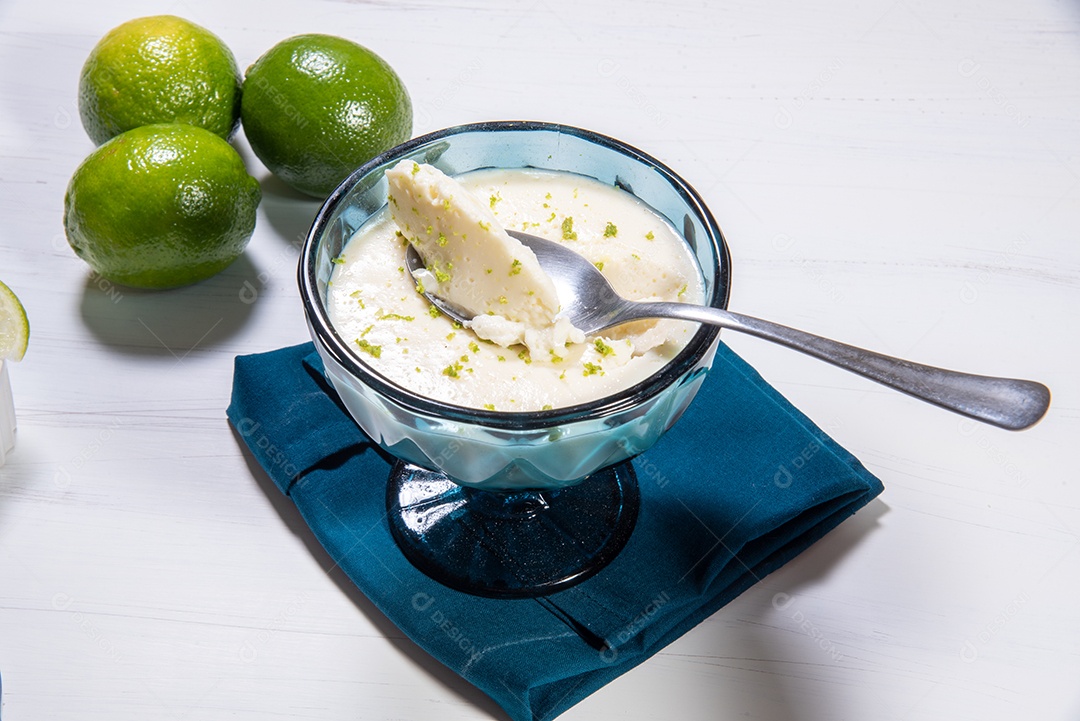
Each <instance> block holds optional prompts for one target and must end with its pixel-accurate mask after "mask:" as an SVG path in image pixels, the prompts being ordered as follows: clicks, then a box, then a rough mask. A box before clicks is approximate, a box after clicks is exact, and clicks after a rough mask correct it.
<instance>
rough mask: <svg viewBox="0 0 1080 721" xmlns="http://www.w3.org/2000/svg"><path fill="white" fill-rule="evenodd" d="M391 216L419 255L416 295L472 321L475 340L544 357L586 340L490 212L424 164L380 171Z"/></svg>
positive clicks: (530, 256) (529, 256)
mask: <svg viewBox="0 0 1080 721" xmlns="http://www.w3.org/2000/svg"><path fill="white" fill-rule="evenodd" d="M386 179H387V181H388V182H389V184H390V195H389V201H390V214H391V217H392V218H393V219H394V222H395V223H396V224H397V226H398V229H399V232H400V233H401V235H402V236H403V237H404V238H405V240H406V241H408V242H409V243H410V244H411V245H412V246H413V247H414V248H415V249H416V251H417V253H419V254H420V257H421V258H422V259H423V261H424V266H425V269H424V270H421V271H418V272H417V273H415V276H416V280H417V282H418V286H419V287H418V290H420V291H421V292H430V293H433V294H434V295H436V296H438V297H440V298H442V299H444V300H446V301H449V302H450V303H453V304H454V305H456V306H458V307H459V308H462V309H463V310H465V311H467V312H468V313H469V314H470V315H472V316H473V319H472V320H471V321H468V322H467V323H466V326H467V327H469V328H470V329H471V330H472V331H473V332H474V333H476V335H477V336H479V337H480V338H482V339H484V340H488V341H491V342H493V343H496V344H498V345H500V346H504V347H509V346H512V345H516V344H524V345H525V346H526V347H527V348H528V349H529V353H530V354H531V355H532V357H533V358H545V357H547V356H548V355H549V354H552V353H553V352H554V351H555V350H557V349H561V348H563V347H565V346H566V345H567V344H570V343H583V342H584V341H585V335H584V333H582V332H581V331H580V330H578V329H577V328H575V327H574V326H573V325H571V323H570V321H569V320H567V319H566V318H565V317H563V316H560V315H559V297H558V294H557V292H556V290H555V285H554V283H552V281H551V278H550V277H549V276H548V274H547V273H545V272H544V270H543V268H541V267H540V262H539V261H538V260H537V259H536V255H535V254H534V253H533V252H532V250H530V249H529V248H528V247H527V246H525V245H524V244H522V243H521V241H519V240H517V239H516V238H513V237H511V236H510V235H509V234H508V233H507V232H506V230H505V229H504V228H503V227H502V226H501V225H500V224H499V222H498V220H497V219H496V218H495V215H494V213H492V212H491V210H490V208H489V207H488V206H486V205H485V204H484V203H482V202H481V201H480V199H479V198H477V197H476V196H475V195H473V194H472V193H470V192H469V191H468V190H466V189H465V188H464V187H463V186H462V185H461V184H460V183H458V182H457V181H456V180H454V179H453V178H451V177H449V176H447V175H446V174H445V173H443V172H442V171H441V170H439V169H438V168H435V167H433V166H431V165H427V164H421V163H416V162H414V161H411V160H403V161H401V162H399V163H398V164H397V165H395V166H394V167H393V168H391V169H390V170H388V171H386Z"/></svg>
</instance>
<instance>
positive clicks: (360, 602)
mask: <svg viewBox="0 0 1080 721" xmlns="http://www.w3.org/2000/svg"><path fill="white" fill-rule="evenodd" d="M229 428H230V430H231V431H232V433H233V435H234V436H236V441H237V446H238V447H239V448H240V450H241V452H242V453H243V455H244V461H245V462H246V463H247V465H248V468H249V469H250V470H251V475H252V477H253V478H254V479H255V481H256V482H257V483H258V484H259V487H260V488H261V489H262V492H263V493H264V494H265V495H266V497H267V498H268V499H269V500H270V503H271V505H273V507H274V510H275V511H277V514H278V515H279V516H280V517H281V520H282V521H284V523H285V525H286V526H288V527H289V530H291V531H292V532H293V533H294V534H295V535H296V536H297V537H298V538H300V540H302V541H303V542H304V545H305V546H307V549H308V551H309V552H310V553H311V555H312V557H313V558H315V560H316V561H317V562H318V564H319V566H320V567H321V568H322V569H323V571H324V572H326V575H327V576H329V577H330V578H331V579H332V580H333V581H334V583H336V584H337V586H338V588H340V589H341V591H342V593H344V594H345V596H346V597H347V598H349V600H351V601H352V602H353V603H354V604H355V605H356V607H357V608H358V609H360V612H361V613H363V614H364V616H366V617H367V619H368V620H369V621H371V623H372V625H374V626H375V627H376V628H377V629H378V630H379V633H381V634H382V635H383V636H384V637H385V638H386V640H387V641H389V642H390V643H391V644H393V645H394V646H395V647H396V648H397V649H398V650H399V651H400V652H401V653H402V654H404V655H405V656H406V657H408V659H409V660H410V661H412V662H413V663H414V664H415V665H416V666H417V667H419V668H421V669H423V670H424V671H426V672H427V673H428V675H429V676H431V677H432V678H434V679H436V680H438V681H439V682H440V683H442V684H443V686H445V687H446V688H448V689H450V690H451V691H453V692H454V693H455V694H457V696H458V697H459V698H460V699H461V700H462V701H464V702H466V703H469V704H471V705H472V706H474V707H475V708H477V709H480V710H481V711H483V712H486V713H487V714H488V715H489V716H490V717H491V718H493V719H500V720H506V719H509V717H508V716H507V715H506V712H505V711H503V710H502V708H501V707H500V706H499V705H498V704H497V703H495V702H494V701H492V700H491V698H490V697H489V696H488V695H487V694H485V693H484V692H483V691H481V690H480V689H478V688H476V687H475V686H473V685H472V684H471V683H469V682H468V681H466V680H465V679H463V678H461V677H460V676H458V675H457V674H456V673H454V672H453V671H451V670H450V669H449V668H447V667H446V666H444V665H443V664H442V663H440V662H439V661H437V660H435V658H434V657H433V656H431V655H430V654H429V653H428V652H427V651H425V650H424V649H422V648H420V647H419V646H417V645H416V644H415V643H413V642H412V640H410V639H409V638H408V637H406V636H405V635H404V634H402V632H401V631H400V630H399V629H398V627H397V626H396V625H394V622H393V621H391V620H390V619H389V618H387V617H386V616H385V615H384V614H383V612H382V611H380V610H379V609H378V608H377V607H376V606H375V604H373V603H372V602H371V601H370V600H369V599H368V597H367V596H365V595H364V594H363V593H362V592H361V591H360V589H359V588H357V587H356V584H354V583H353V582H352V580H351V579H349V577H348V576H346V575H345V572H344V571H342V570H341V567H340V566H338V564H337V563H335V562H334V560H333V559H332V558H331V557H330V555H329V554H328V553H327V552H326V549H324V548H323V547H322V544H321V543H319V540H318V539H317V538H316V537H315V534H314V533H312V532H311V529H310V528H309V527H308V525H307V522H306V521H305V520H304V518H303V516H301V515H300V511H299V510H297V508H296V506H295V505H294V504H293V503H292V501H290V500H289V498H288V497H287V496H285V495H283V494H282V493H281V491H280V490H278V487H277V486H276V485H274V481H273V480H271V478H270V476H268V475H267V474H266V471H265V470H263V468H262V466H260V465H259V462H258V461H257V460H256V459H255V457H254V456H253V455H252V454H251V451H249V450H248V449H247V447H246V445H245V444H244V442H243V439H242V438H240V437H239V435H238V434H237V431H236V429H235V428H233V427H232V426H229Z"/></svg>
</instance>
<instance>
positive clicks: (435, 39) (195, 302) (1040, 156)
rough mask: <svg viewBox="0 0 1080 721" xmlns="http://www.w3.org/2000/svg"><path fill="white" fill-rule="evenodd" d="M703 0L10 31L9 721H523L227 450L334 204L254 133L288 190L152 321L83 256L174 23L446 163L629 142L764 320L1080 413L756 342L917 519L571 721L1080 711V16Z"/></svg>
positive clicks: (165, 6) (317, 10) (587, 704)
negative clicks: (304, 52)
mask: <svg viewBox="0 0 1080 721" xmlns="http://www.w3.org/2000/svg"><path fill="white" fill-rule="evenodd" d="M667 5H668V7H667V9H665V8H664V7H663V6H662V5H661V4H660V3H658V2H642V1H640V0H631V1H625V2H622V3H604V2H599V1H597V0H576V1H570V0H539V1H538V2H529V3H515V2H489V1H488V0H472V1H471V2H466V3H453V4H449V3H446V4H444V3H439V2H436V1H435V0H411V1H410V2H401V3H395V2H330V1H327V0H320V1H315V2H307V3H290V4H285V3H261V2H256V1H255V0H244V1H243V2H233V3H223V2H206V1H204V0H177V1H176V2H171V3H149V2H136V1H135V0H127V1H126V2H114V3H109V4H107V5H106V4H100V3H95V4H86V3H79V2H74V0H62V1H57V2H50V3H45V2H31V1H30V0H8V1H7V2H5V3H3V4H2V5H0V278H2V279H3V280H4V281H5V282H6V283H8V284H9V285H11V286H12V287H13V288H14V289H15V290H16V292H17V293H18V294H19V295H20V297H21V298H22V299H23V300H24V302H25V304H26V307H27V309H28V311H29V313H30V317H31V323H32V327H33V334H32V338H31V345H30V351H29V353H28V354H27V356H26V358H25V360H24V361H23V362H22V363H21V364H17V365H12V366H11V367H10V368H9V371H10V375H11V381H12V386H13V390H14V398H15V403H16V406H17V409H18V420H19V424H20V426H19V436H18V443H17V446H16V448H15V451H14V452H13V454H11V456H10V457H9V459H8V463H7V464H6V465H5V466H4V467H3V468H2V469H0V673H2V675H3V690H4V699H3V707H2V716H3V718H4V719H5V721H19V720H20V719H23V720H29V719H50V720H51V721H63V720H66V719H72V720H75V719H78V720H79V721H90V720H94V719H108V720H109V721H128V720H130V721H135V720H141V719H146V718H166V719H185V720H195V719H209V720H217V719H260V720H262V719H267V718H280V719H320V720H324V721H329V720H333V719H419V718H439V719H490V718H504V716H503V715H502V714H501V711H500V710H499V709H498V708H497V707H496V706H495V705H494V704H493V703H492V702H491V701H489V700H488V699H487V698H486V697H484V696H483V695H482V694H481V693H479V692H478V691H476V690H475V689H473V688H472V687H470V686H469V685H468V684H466V683H465V682H463V681H461V680H460V679H459V678H458V677H456V676H455V675H454V674H452V673H451V672H449V671H448V670H446V669H444V668H443V667H441V666H440V665H439V664H438V663H437V662H435V661H433V660H432V659H431V658H430V657H429V656H427V655H426V654H425V653H424V652H423V651H422V650H420V649H419V648H417V647H416V646H415V645H414V644H412V643H411V642H410V641H408V640H406V639H405V638H404V637H403V636H402V634H401V633H400V632H399V631H398V630H397V629H396V628H395V627H394V626H393V625H392V624H391V623H389V622H388V621H387V620H386V619H385V618H384V617H383V616H382V615H381V614H380V613H379V612H378V611H376V610H375V609H374V607H373V606H372V605H371V604H370V603H369V602H368V601H366V600H365V599H364V598H363V597H362V596H361V595H360V594H359V593H357V592H356V591H355V590H354V589H353V587H352V586H351V585H350V583H349V582H348V581H347V580H346V579H344V578H343V577H342V576H341V574H340V573H338V572H336V571H333V570H331V571H328V570H327V569H328V568H330V566H331V562H330V561H329V560H328V558H327V556H326V555H325V554H324V553H323V552H322V551H321V549H320V548H319V547H318V546H317V543H316V542H314V541H313V540H312V538H311V536H310V535H309V534H308V533H307V532H306V530H305V528H304V526H303V524H302V522H301V521H300V520H299V518H298V516H297V514H296V513H295V511H294V509H293V508H292V507H291V505H290V503H289V502H288V501H287V500H285V499H283V498H282V497H280V495H279V494H278V493H277V491H276V490H275V489H273V488H272V487H271V486H269V484H268V483H267V482H266V481H265V480H263V478H264V477H263V476H262V475H261V474H260V473H258V472H256V471H255V470H254V469H253V467H252V466H251V464H250V462H249V461H248V460H247V458H245V456H244V454H243V453H242V452H241V451H240V449H239V447H238V444H237V441H236V439H235V438H234V436H233V434H232V433H231V431H230V429H229V427H228V426H227V424H226V421H225V417H224V409H225V406H226V405H227V402H228V397H229V391H230V380H231V372H232V359H233V357H234V356H235V355H237V354H242V353H251V352H257V351H263V350H269V349H272V348H275V347H279V346H283V345H288V344H293V343H298V342H303V341H304V340H306V339H307V334H306V330H305V327H304V324H303V318H302V313H301V309H300V303H299V300H298V296H297V291H296V287H295V281H294V267H295V263H296V258H297V251H296V242H297V239H298V238H299V237H300V236H301V234H303V233H304V232H305V230H306V229H307V226H308V224H309V223H310V221H311V219H312V217H313V215H314V213H315V211H316V208H317V203H315V202H313V201H310V200H306V199H302V198H300V197H299V196H297V195H295V194H294V193H292V192H291V191H289V190H288V189H287V188H285V186H283V185H282V184H281V183H280V182H277V181H276V180H275V179H273V178H271V177H270V176H269V175H268V173H267V172H266V170H265V169H264V168H263V167H262V166H261V165H260V164H259V163H258V162H257V160H255V158H254V157H253V155H252V154H251V152H250V150H249V149H248V147H247V146H246V144H245V141H244V140H243V137H242V134H241V135H240V136H239V137H238V139H237V141H236V143H237V145H238V146H239V148H240V149H241V151H242V153H243V154H244V156H245V158H246V159H247V160H248V161H249V167H250V168H251V169H252V172H253V173H254V174H255V175H256V176H257V177H259V178H260V179H261V180H263V188H264V199H263V202H262V205H261V207H260V210H259V219H258V227H257V228H256V231H255V236H254V238H253V239H252V242H251V245H250V247H249V250H248V251H247V252H246V254H245V255H244V256H243V258H242V259H241V260H240V261H238V262H237V263H236V264H235V265H234V266H233V267H231V268H230V269H229V270H228V271H226V272H225V273H223V274H222V275H220V276H218V277H217V278H215V279H213V280H211V281H208V282H205V283H203V284H200V285H198V286H195V287H191V288H187V289H184V290H179V291H173V292H167V293H158V294H155V293H142V292H137V291H133V290H130V289H126V288H120V287H115V286H112V285H110V284H109V283H107V282H106V281H102V280H97V279H95V278H94V277H92V276H91V275H89V274H88V271H87V268H86V266H85V265H84V264H83V263H82V262H81V261H80V260H78V259H77V258H76V257H75V256H74V254H73V253H72V252H71V250H70V249H69V248H68V247H67V243H66V241H65V239H64V237H63V229H62V225H61V212H62V202H63V194H64V189H65V186H66V184H67V181H68V178H69V177H70V175H71V173H72V171H73V170H74V169H75V167H76V166H77V165H78V163H79V162H80V161H81V160H82V158H83V157H84V156H85V155H86V154H87V153H88V152H89V151H90V150H91V148H92V145H91V143H90V141H89V140H88V139H87V137H86V135H85V133H84V132H83V130H82V127H81V125H80V123H79V119H78V113H77V108H76V84H77V78H78V73H79V69H80V67H81V65H82V62H83V60H84V59H85V57H86V55H87V53H88V52H89V50H90V48H91V47H92V46H93V45H94V43H95V42H96V41H97V40H98V38H99V37H100V36H101V35H102V34H104V33H105V32H106V31H107V30H109V29H110V28H112V27H113V26H115V25H117V24H119V23H120V22H123V21H125V20H127V19H130V18H132V17H137V16H141V15H149V14H157V13H163V12H169V13H174V14H178V15H181V16H184V17H187V18H189V19H191V20H193V21H195V22H198V23H200V24H202V25H204V26H206V27H208V28H210V29H211V30H213V31H214V32H216V33H217V34H218V35H220V36H221V37H222V38H223V39H224V40H225V41H226V42H227V43H228V44H229V45H230V46H231V48H232V49H233V51H234V52H235V54H236V56H237V58H238V60H239V62H240V64H241V66H243V67H246V66H247V65H248V64H250V63H251V62H253V61H254V60H255V59H256V58H257V57H258V56H259V55H260V54H261V53H262V52H264V51H265V50H267V49H268V48H269V47H271V46H272V45H273V44H274V43H276V42H278V41H279V40H281V39H284V38H285V37H288V36H290V35H293V34H296V33H300V32H328V33H333V34H340V35H345V36H348V37H350V38H352V39H354V40H356V41H358V42H360V43H362V44H364V45H367V46H368V47H370V48H372V49H373V50H375V51H376V52H378V53H379V54H381V55H382V56H383V57H384V58H386V59H387V60H388V61H389V62H390V63H391V64H392V65H393V66H394V67H395V68H396V69H397V70H398V71H399V73H400V74H401V76H402V77H403V79H404V80H405V82H406V84H407V85H408V87H409V89H410V92H411V94H412V97H413V100H414V103H415V107H416V127H415V132H416V133H421V132H427V131H430V130H434V129H437V128H440V127H444V126H448V125H454V124H458V123H463V122H471V121H477V120H486V119H506V118H516V119H536V120H550V121H558V122H563V123H568V124H572V125H579V126H582V127H587V128H590V129H593V130H597V131H599V132H602V133H606V134H609V135H613V136H616V137H619V138H621V139H623V140H626V141H628V142H630V143H631V144H634V145H637V146H638V147H640V148H642V149H644V150H646V151H647V152H650V153H652V154H654V155H656V156H658V157H660V158H661V159H663V160H664V161H665V162H667V163H668V164H670V165H671V166H672V167H674V168H675V169H676V170H678V171H679V172H680V173H682V174H683V175H684V176H685V177H686V178H687V179H688V180H689V181H690V182H691V183H692V184H694V185H695V186H696V187H697V189H698V190H699V191H700V192H701V193H702V194H703V196H704V197H705V198H706V200H707V201H708V202H709V204H710V206H711V208H712V210H713V211H714V213H715V214H716V216H717V217H718V219H719V221H720V224H721V226H722V227H723V228H724V231H725V233H726V234H727V236H728V239H729V241H730V244H731V251H732V255H733V258H734V266H733V267H734V281H733V288H734V290H733V297H732V303H731V305H732V308H734V309H737V310H740V311H743V312H747V313H750V314H757V315H760V316H763V317H766V318H771V319H775V320H778V321H781V322H786V323H788V324H791V325H795V326H798V327H803V328H806V329H808V330H814V331H818V332H820V333H823V334H826V335H831V336H833V337H836V338H840V339H843V340H847V341H849V342H853V343H855V344H860V345H865V346H869V347H872V348H876V349H880V350H883V351H886V352H890V353H894V354H899V355H904V356H906V357H910V358H914V359H917V360H922V361H925V362H929V363H935V364H939V365H945V366H950V367H955V368H960V369H965V370H970V371H974V372H982V373H988V374H995V375H1014V376H1020V377H1031V378H1035V379H1038V380H1042V381H1043V382H1045V383H1047V384H1048V385H1049V386H1050V387H1051V389H1052V390H1053V392H1054V404H1053V407H1052V408H1051V411H1050V414H1049V416H1048V417H1047V418H1046V419H1045V421H1044V422H1043V423H1041V424H1040V425H1039V426H1037V427H1035V428H1034V429H1032V430H1029V431H1026V432H1023V433H1009V432H1006V431H999V430H996V429H993V428H989V427H985V426H981V425H976V424H974V423H969V422H965V421H962V420H960V419H959V418H958V417H956V416H953V415H951V414H949V413H946V412H944V411H941V410H938V409H935V408H932V407H930V406H927V405H924V404H921V403H919V402H917V401H915V400H912V399H910V398H907V397H905V396H902V395H899V394H897V393H894V392H891V391H888V390H885V389H883V388H881V387H878V386H875V385H874V384H872V383H870V382H869V381H864V380H862V379H860V378H857V377H855V376H851V375H849V374H846V373H844V372H842V371H839V370H836V369H834V368H832V367H829V366H826V365H824V364H822V363H819V362H817V361H814V360H811V359H808V358H804V357H801V356H798V355H797V354H794V353H792V352H790V351H785V350H783V349H780V348H776V347H771V346H769V345H767V344H765V343H763V342H761V341H757V340H754V339H750V338H740V337H736V336H735V335H734V334H725V337H726V339H727V340H728V342H729V343H730V345H732V346H733V347H734V348H735V349H736V350H737V351H738V352H740V353H741V354H743V355H744V357H746V358H747V359H748V360H750V361H751V362H752V363H753V364H754V365H755V366H756V367H757V368H758V369H759V370H760V371H761V372H762V374H763V375H764V376H765V377H766V378H767V379H769V380H770V381H771V382H772V383H774V384H775V385H776V386H777V387H778V388H779V389H780V390H781V391H782V392H784V393H785V394H786V395H787V396H788V397H789V398H790V399H791V400H792V401H793V402H795V403H796V404H797V405H798V406H799V407H800V408H802V409H803V410H804V411H805V412H806V413H807V414H808V415H810V416H811V417H812V418H813V419H814V420H815V421H816V422H817V423H819V424H820V425H821V426H823V427H824V428H825V429H827V430H828V431H829V432H830V433H831V434H833V435H834V436H835V437H836V438H837V439H838V440H839V441H840V442H841V443H842V444H844V445H845V446H846V447H848V448H849V449H851V450H852V451H853V452H854V453H855V454H856V455H857V456H858V457H859V458H860V459H861V460H862V461H863V462H864V463H865V464H866V465H867V466H868V467H869V468H870V469H871V470H872V471H873V472H875V473H876V474H877V475H879V476H880V477H881V478H882V479H883V481H884V482H885V485H886V491H885V493H884V494H883V495H882V496H881V497H880V498H879V499H878V500H876V501H874V502H873V503H871V504H870V505H869V506H868V507H867V508H865V509H864V510H863V511H862V512H860V513H859V514H858V515H857V516H855V517H854V518H852V519H851V520H849V521H848V522H846V523H845V524H844V525H842V526H841V527H840V528H839V529H838V530H836V531H835V532H834V533H832V534H831V535H830V536H828V537H827V538H826V539H824V540H823V541H821V542H820V543H819V544H817V545H816V546H815V547H813V548H812V549H811V550H810V551H808V552H807V553H805V554H804V555H802V556H801V557H799V558H798V559H796V560H795V561H794V562H792V563H791V564H789V565H788V566H786V567H785V568H783V569H782V570H781V571H779V572H777V573H776V574H774V575H772V576H770V577H769V578H767V579H765V581H764V582H763V583H761V584H760V585H759V586H757V587H755V588H753V589H751V590H750V591H748V592H746V593H745V594H744V595H743V596H741V597H740V598H739V599H738V600H737V601H735V602H734V603H732V604H731V605H730V606H728V607H727V608H725V609H723V610H721V611H720V612H719V613H717V614H715V615H714V616H713V617H712V618H710V619H709V620H708V621H706V622H705V623H703V624H702V625H701V626H699V627H698V628H697V629H695V630H694V631H693V632H691V633H690V634H688V635H687V636H685V637H684V638H682V639H681V640H679V641H678V642H676V643H674V644H672V645H671V646H670V647H668V648H667V649H665V650H664V651H662V652H661V653H659V654H658V655H657V656H655V657H654V658H653V659H651V660H650V661H649V662H647V663H645V664H644V665H642V666H640V667H639V668H637V669H635V670H634V671H632V672H630V673H629V674H627V675H626V676H624V677H622V678H620V679H618V680H617V681H615V682H614V683H612V684H610V685H609V686H607V687H605V688H604V689H603V690H601V691H600V692H598V693H596V694H595V695H593V696H591V697H589V698H588V699H586V700H585V701H584V702H582V703H581V704H580V705H578V706H576V707H575V708H573V709H571V710H570V711H569V712H567V713H566V714H565V715H564V717H563V718H566V719H623V718H628V719H661V718H662V719H673V718H678V719H688V720H689V719H716V718H724V719H727V718H750V719H770V720H771V719H776V720H786V719H799V720H811V721H824V720H825V719H829V720H834V719H853V720H859V721H862V720H865V719H877V720H881V719H896V720H901V719H903V720H905V721H908V720H913V719H945V718H948V719H978V720H979V721H988V720H991V719H1003V720H1004V719H1010V720H1011V719H1018V718H1032V719H1040V720H1042V721H1056V720H1059V719H1060V720H1065V719H1076V718H1080V613H1078V611H1077V595H1078V593H1080V482H1078V473H1077V466H1078V461H1077V458H1076V453H1077V449H1078V447H1080V440H1078V439H1080V401H1078V392H1080V383H1078V382H1077V376H1078V370H1077V356H1078V350H1080V344H1078V342H1077V340H1076V338H1077V325H1078V321H1080V318H1078V316H1080V312H1078V311H1080V293H1078V291H1080V90H1078V89H1080V8H1078V7H1077V5H1076V3H1073V2H1066V1H1065V0H1058V1H1057V2H1054V1H1052V0H1033V2H1028V3H1015V2H1006V1H1004V0H993V1H991V2H982V3H973V2H949V3H935V2H930V1H929V0H874V1H872V2H867V3H857V2H840V1H839V0H827V1H826V2H824V3H800V2H794V1H793V0H783V1H782V2H773V3H750V2H731V1H725V2H717V3H704V2H689V1H683V0H671V2H669V3H668V4H667ZM252 288H254V289H255V290H256V291H257V294H256V295H257V297H256V298H254V301H255V302H244V301H245V300H247V301H250V300H252V293H251V289H252ZM245 293H246V295H245Z"/></svg>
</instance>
